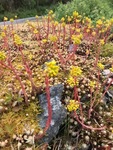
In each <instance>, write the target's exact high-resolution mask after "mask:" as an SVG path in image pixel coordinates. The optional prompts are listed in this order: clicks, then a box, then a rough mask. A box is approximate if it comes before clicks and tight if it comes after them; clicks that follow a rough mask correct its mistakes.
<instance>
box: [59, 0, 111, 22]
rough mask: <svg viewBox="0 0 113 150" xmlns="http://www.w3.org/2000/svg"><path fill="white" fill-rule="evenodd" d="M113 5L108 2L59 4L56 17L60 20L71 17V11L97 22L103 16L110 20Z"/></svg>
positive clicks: (88, 0)
mask: <svg viewBox="0 0 113 150" xmlns="http://www.w3.org/2000/svg"><path fill="white" fill-rule="evenodd" d="M112 7H113V3H111V2H110V1H109V0H108V1H106V0H101V1H100V0H72V1H71V2H68V3H67V4H65V5H64V4H62V3H59V6H58V7H57V8H56V17H57V19H58V20H60V19H61V18H62V17H65V16H66V15H69V16H71V15H72V13H73V11H75V10H76V11H78V12H79V14H81V15H82V16H88V17H90V18H91V19H92V20H97V19H99V18H100V17H102V16H104V17H106V18H110V17H112V16H113V10H112Z"/></svg>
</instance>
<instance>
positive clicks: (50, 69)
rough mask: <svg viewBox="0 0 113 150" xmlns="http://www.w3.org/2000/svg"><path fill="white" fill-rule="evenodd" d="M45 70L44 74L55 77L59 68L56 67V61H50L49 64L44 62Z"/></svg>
mask: <svg viewBox="0 0 113 150" xmlns="http://www.w3.org/2000/svg"><path fill="white" fill-rule="evenodd" d="M45 64H46V69H45V72H46V73H47V74H48V75H49V76H50V77H53V76H56V75H57V74H58V72H59V66H58V65H56V61H55V60H52V61H51V62H46V63H45Z"/></svg>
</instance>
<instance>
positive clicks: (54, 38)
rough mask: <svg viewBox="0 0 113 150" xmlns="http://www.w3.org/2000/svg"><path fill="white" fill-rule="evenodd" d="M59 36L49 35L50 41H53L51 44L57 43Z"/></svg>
mask: <svg viewBox="0 0 113 150" xmlns="http://www.w3.org/2000/svg"><path fill="white" fill-rule="evenodd" d="M57 39H58V38H57V36H56V35H49V40H50V41H51V42H56V41H57Z"/></svg>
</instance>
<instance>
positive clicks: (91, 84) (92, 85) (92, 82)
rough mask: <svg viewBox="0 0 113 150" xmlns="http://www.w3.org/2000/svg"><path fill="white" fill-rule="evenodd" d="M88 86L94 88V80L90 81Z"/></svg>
mask: <svg viewBox="0 0 113 150" xmlns="http://www.w3.org/2000/svg"><path fill="white" fill-rule="evenodd" d="M89 86H90V87H91V88H93V89H94V88H95V86H96V82H95V81H90V83H89Z"/></svg>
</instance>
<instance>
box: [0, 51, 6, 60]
mask: <svg viewBox="0 0 113 150" xmlns="http://www.w3.org/2000/svg"><path fill="white" fill-rule="evenodd" d="M5 59H6V54H5V53H4V52H0V61H2V60H5Z"/></svg>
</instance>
